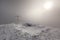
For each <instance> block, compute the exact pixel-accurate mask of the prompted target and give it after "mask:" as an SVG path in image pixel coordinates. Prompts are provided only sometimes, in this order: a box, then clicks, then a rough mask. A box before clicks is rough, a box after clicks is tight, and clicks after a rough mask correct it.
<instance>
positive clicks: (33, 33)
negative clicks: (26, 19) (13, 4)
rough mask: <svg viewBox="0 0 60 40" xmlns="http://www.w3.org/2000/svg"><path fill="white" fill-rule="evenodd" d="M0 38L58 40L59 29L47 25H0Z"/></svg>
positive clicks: (5, 39)
mask: <svg viewBox="0 0 60 40" xmlns="http://www.w3.org/2000/svg"><path fill="white" fill-rule="evenodd" d="M0 40H60V31H59V29H57V28H51V27H47V26H41V25H37V26H31V27H29V26H28V27H26V26H25V25H22V24H13V23H12V24H5V25H0Z"/></svg>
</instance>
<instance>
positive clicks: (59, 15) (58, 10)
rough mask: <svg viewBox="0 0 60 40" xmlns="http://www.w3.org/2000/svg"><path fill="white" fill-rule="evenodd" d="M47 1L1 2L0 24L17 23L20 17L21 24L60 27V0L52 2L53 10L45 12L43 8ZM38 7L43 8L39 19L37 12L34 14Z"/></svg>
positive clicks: (4, 0)
mask: <svg viewBox="0 0 60 40" xmlns="http://www.w3.org/2000/svg"><path fill="white" fill-rule="evenodd" d="M45 1H47V0H35V1H34V0H8V1H7V0H0V24H6V23H13V22H16V16H17V15H18V16H19V17H20V22H31V23H36V24H43V25H48V26H56V27H60V0H52V1H53V2H54V4H53V8H52V9H50V10H47V11H44V12H43V9H42V8H41V7H42V5H43V3H44V2H45ZM39 3H40V4H39ZM32 6H33V7H32ZM36 6H37V8H38V7H40V8H41V9H40V11H39V15H37V16H38V17H37V16H36V14H35V13H36V12H34V13H33V10H34V9H33V8H35V7H36ZM34 14H35V15H34Z"/></svg>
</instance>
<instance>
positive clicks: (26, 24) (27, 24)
mask: <svg viewBox="0 0 60 40" xmlns="http://www.w3.org/2000/svg"><path fill="white" fill-rule="evenodd" d="M24 26H26V27H32V26H33V25H32V24H31V23H25V24H24Z"/></svg>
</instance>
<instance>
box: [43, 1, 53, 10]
mask: <svg viewBox="0 0 60 40" xmlns="http://www.w3.org/2000/svg"><path fill="white" fill-rule="evenodd" d="M43 7H44V8H45V9H51V8H52V7H53V2H52V1H47V2H45V3H44V5H43Z"/></svg>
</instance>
